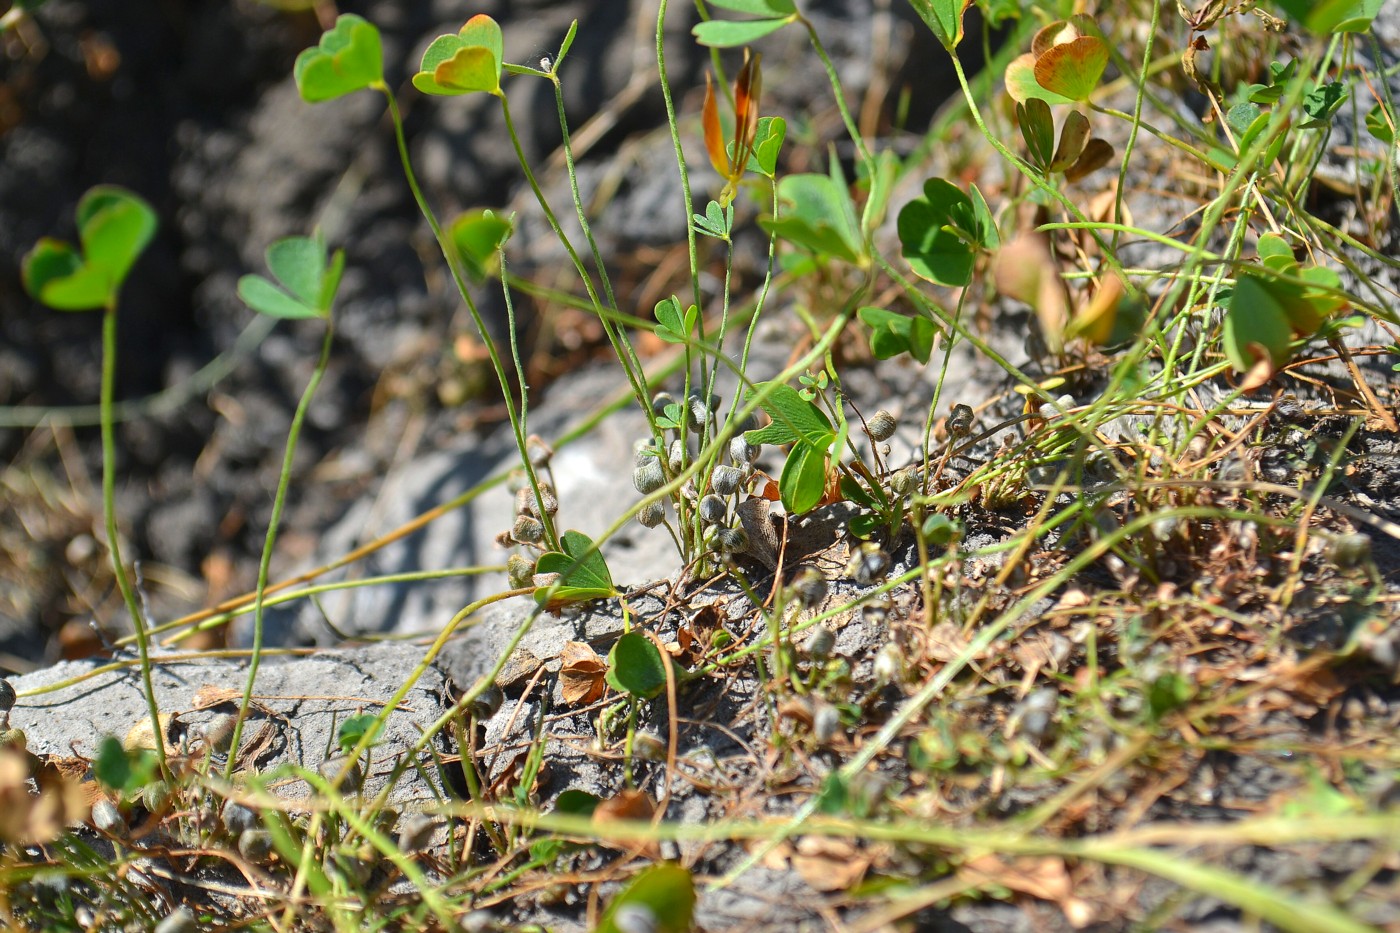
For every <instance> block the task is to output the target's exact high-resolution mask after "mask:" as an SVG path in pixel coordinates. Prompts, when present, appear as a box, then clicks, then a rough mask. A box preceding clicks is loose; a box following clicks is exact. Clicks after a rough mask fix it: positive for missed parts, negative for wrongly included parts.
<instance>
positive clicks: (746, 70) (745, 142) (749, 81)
mask: <svg viewBox="0 0 1400 933" xmlns="http://www.w3.org/2000/svg"><path fill="white" fill-rule="evenodd" d="M762 61H763V56H762V55H761V54H760V55H754V56H753V57H750V56H749V50H748V49H744V67H743V68H741V69H739V78H738V80H736V81H735V82H734V162H733V163H732V164H731V165H730V170H729V178H730V180H731V181H733V180H737V179H738V178H739V177H740V176H741V175H742V174H743V172H744V167H745V166H746V165H748V163H749V155H750V154H751V153H752V152H753V142H754V137H755V136H757V135H758V100H759V95H760V94H761V93H762V91H763V69H762V66H761V62H762Z"/></svg>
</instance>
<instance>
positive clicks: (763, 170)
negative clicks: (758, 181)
mask: <svg viewBox="0 0 1400 933" xmlns="http://www.w3.org/2000/svg"><path fill="white" fill-rule="evenodd" d="M786 138H787V121H786V120H784V119H783V118H782V117H759V118H758V131H757V132H756V133H755V134H754V144H753V163H752V165H753V167H754V168H756V169H757V170H758V172H759V174H761V175H767V176H768V177H769V178H772V177H774V175H775V174H776V173H777V171H778V152H779V151H780V150H781V149H782V148H783V140H785V139H786Z"/></svg>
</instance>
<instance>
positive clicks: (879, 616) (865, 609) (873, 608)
mask: <svg viewBox="0 0 1400 933" xmlns="http://www.w3.org/2000/svg"><path fill="white" fill-rule="evenodd" d="M889 616H890V604H889V603H888V602H887V601H885V600H884V599H877V600H875V601H873V602H868V603H866V604H865V605H863V606H861V607H860V617H861V620H862V621H863V622H865V623H866V624H867V625H884V624H885V622H887V621H888V620H889Z"/></svg>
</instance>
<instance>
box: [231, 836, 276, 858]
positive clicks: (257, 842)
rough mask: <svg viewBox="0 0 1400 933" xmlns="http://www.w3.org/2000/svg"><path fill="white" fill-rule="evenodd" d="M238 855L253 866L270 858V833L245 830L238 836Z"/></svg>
mask: <svg viewBox="0 0 1400 933" xmlns="http://www.w3.org/2000/svg"><path fill="white" fill-rule="evenodd" d="M238 854H239V855H241V856H243V857H244V858H246V859H247V860H248V861H250V862H253V863H255V864H261V863H263V862H266V861H267V860H268V859H270V858H272V833H270V832H268V831H267V830H265V829H245V830H244V831H243V832H241V833H239V834H238Z"/></svg>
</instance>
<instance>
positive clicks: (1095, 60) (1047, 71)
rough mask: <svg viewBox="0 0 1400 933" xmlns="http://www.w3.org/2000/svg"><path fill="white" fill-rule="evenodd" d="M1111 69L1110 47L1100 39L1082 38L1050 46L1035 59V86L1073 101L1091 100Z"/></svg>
mask: <svg viewBox="0 0 1400 933" xmlns="http://www.w3.org/2000/svg"><path fill="white" fill-rule="evenodd" d="M1107 67H1108V45H1107V43H1105V42H1104V41H1103V40H1102V39H1100V38H1099V37H1098V36H1080V37H1079V38H1078V39H1073V40H1071V41H1069V42H1063V43H1061V44H1059V45H1054V46H1051V47H1050V48H1049V49H1047V50H1046V52H1045V54H1044V55H1041V56H1038V57H1037V58H1036V60H1035V80H1036V83H1037V84H1039V85H1040V86H1041V87H1043V88H1045V90H1047V91H1049V92H1050V93H1052V94H1059V95H1061V96H1062V97H1067V98H1069V99H1070V100H1088V99H1089V95H1090V94H1092V93H1093V92H1094V88H1096V87H1098V85H1099V79H1100V78H1102V77H1103V72H1104V69H1105V68H1107Z"/></svg>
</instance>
